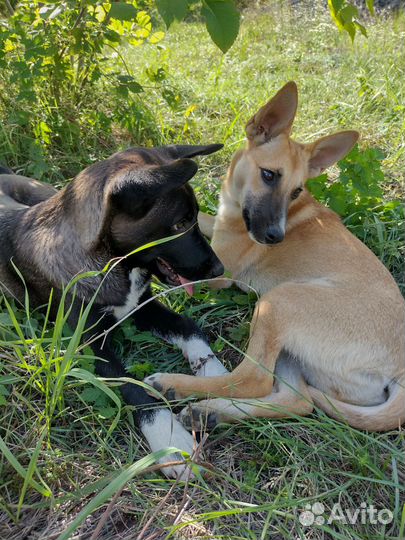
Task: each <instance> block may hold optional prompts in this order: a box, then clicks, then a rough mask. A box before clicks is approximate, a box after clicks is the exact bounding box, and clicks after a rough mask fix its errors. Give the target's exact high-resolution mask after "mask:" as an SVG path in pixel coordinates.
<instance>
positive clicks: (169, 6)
mask: <svg viewBox="0 0 405 540" xmlns="http://www.w3.org/2000/svg"><path fill="white" fill-rule="evenodd" d="M156 7H157V10H158V12H159V15H160V16H161V17H162V19H163V20H164V22H165V25H166V27H167V28H169V26H170V25H171V24H172V23H173V21H182V20H183V19H184V17H185V16H186V14H187V8H188V1H187V0H156Z"/></svg>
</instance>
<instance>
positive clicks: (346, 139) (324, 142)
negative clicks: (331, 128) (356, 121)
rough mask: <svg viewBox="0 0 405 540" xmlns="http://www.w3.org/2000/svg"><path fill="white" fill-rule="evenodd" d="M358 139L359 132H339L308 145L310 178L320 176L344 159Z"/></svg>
mask: <svg viewBox="0 0 405 540" xmlns="http://www.w3.org/2000/svg"><path fill="white" fill-rule="evenodd" d="M358 138H359V133H358V132H357V131H339V133H334V134H333V135H328V136H326V137H322V138H321V139H318V140H317V141H315V142H314V143H312V144H310V145H308V148H309V150H310V158H309V162H308V178H314V177H315V176H319V175H320V174H321V173H322V172H323V171H324V170H325V169H327V168H328V167H330V166H331V165H333V164H334V163H336V162H337V161H339V160H340V159H342V158H344V157H345V155H346V154H348V153H349V152H350V150H351V149H352V148H353V146H354V145H355V144H356V142H357V140H358Z"/></svg>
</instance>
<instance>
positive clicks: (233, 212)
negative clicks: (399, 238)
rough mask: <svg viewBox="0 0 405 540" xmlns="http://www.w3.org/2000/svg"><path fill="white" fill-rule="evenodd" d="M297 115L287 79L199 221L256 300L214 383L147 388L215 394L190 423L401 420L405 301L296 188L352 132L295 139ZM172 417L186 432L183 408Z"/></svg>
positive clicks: (371, 425) (158, 383) (162, 380)
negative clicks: (321, 416) (237, 357)
mask: <svg viewBox="0 0 405 540" xmlns="http://www.w3.org/2000/svg"><path fill="white" fill-rule="evenodd" d="M296 108H297V87H296V85H295V83H293V82H290V83H288V84H286V85H285V86H284V87H283V88H282V89H281V90H280V91H279V92H278V94H276V96H275V97H274V98H273V99H271V100H270V101H269V102H268V103H267V104H266V105H265V106H264V107H262V108H261V109H260V110H259V111H258V113H257V114H256V115H255V116H254V117H253V118H252V119H251V120H250V122H248V124H247V126H246V133H247V138H248V144H247V147H246V148H245V149H244V150H240V151H239V152H237V153H236V155H235V156H234V158H233V160H232V163H231V166H230V168H229V172H228V175H227V177H226V180H225V182H224V184H223V187H222V192H221V203H220V208H219V211H218V216H217V218H216V219H215V225H214V227H213V223H212V218H210V216H201V226H202V229H203V231H205V232H206V233H207V234H208V235H210V233H212V229H213V241H212V245H213V248H214V250H215V251H216V253H217V254H218V256H219V257H220V259H222V262H223V263H224V265H225V268H227V269H228V270H229V271H230V272H231V274H232V278H234V279H237V280H241V281H243V282H245V283H247V284H249V285H250V286H252V287H254V288H255V289H256V290H257V291H258V293H259V295H260V300H259V301H258V303H257V305H256V309H255V314H254V317H253V321H252V325H251V334H250V342H249V347H248V350H247V353H246V355H245V358H244V359H243V361H242V362H241V364H240V365H239V366H238V367H237V368H236V369H235V370H234V371H233V372H232V373H228V374H225V375H223V376H217V377H206V378H202V377H193V376H188V375H172V374H156V375H152V376H151V377H149V378H147V379H146V382H148V383H150V384H152V385H153V386H154V387H155V388H157V389H159V390H161V391H163V392H168V391H169V390H170V392H168V395H170V396H176V397H184V396H189V395H190V394H195V393H197V394H203V395H206V396H217V399H210V400H206V401H203V402H200V403H198V404H196V405H194V406H193V417H194V422H197V423H198V421H199V418H200V417H201V415H202V417H203V418H204V417H206V418H207V419H208V423H209V424H211V425H212V424H213V423H215V422H217V421H220V420H224V421H234V420H237V419H241V418H245V417H247V416H260V417H268V418H276V417H284V416H289V415H306V414H309V413H310V412H311V411H312V410H313V406H314V404H315V405H316V406H318V407H320V408H321V409H322V410H323V411H325V412H326V413H327V414H328V415H330V416H332V417H334V418H338V419H343V420H345V421H347V422H348V423H349V424H350V425H351V426H354V427H357V428H360V429H367V430H375V431H384V430H389V429H394V428H397V427H398V426H399V425H400V424H402V423H403V422H404V421H405V388H404V386H405V303H404V299H403V298H402V296H401V294H400V291H399V289H398V287H397V285H396V283H395V281H394V279H393V278H392V277H391V275H390V273H389V272H388V270H387V269H386V268H385V267H384V266H383V265H382V263H381V262H380V261H379V260H378V259H377V257H376V256H375V255H374V254H373V253H372V252H371V251H370V250H369V249H368V248H367V247H366V246H365V245H364V244H363V243H362V242H360V240H358V239H357V238H355V237H354V236H353V235H352V234H351V233H350V232H349V231H348V230H347V229H346V228H345V227H344V225H343V224H342V223H341V221H340V219H339V217H338V216H337V215H336V214H335V213H334V212H332V211H331V210H329V209H328V208H325V207H324V206H322V205H321V204H319V203H318V202H317V201H315V200H314V198H313V197H312V196H311V195H310V193H309V192H308V191H307V190H306V189H305V181H306V180H307V179H308V178H311V177H315V176H317V175H319V174H320V172H321V171H323V170H324V169H325V168H327V167H329V166H330V165H332V164H333V163H335V162H336V161H337V160H339V159H341V158H343V157H344V156H345V155H346V154H347V153H348V152H349V150H350V149H351V148H352V147H353V145H354V144H355V142H356V141H357V138H358V133H357V132H355V131H344V132H340V133H336V134H334V135H330V136H328V137H323V138H321V139H319V140H317V141H315V142H314V143H311V144H301V143H297V142H295V141H293V140H292V139H291V138H290V130H291V126H292V123H293V120H294V117H295V113H296ZM224 398H232V399H224ZM243 398H244V399H243ZM252 398H261V399H252ZM181 418H182V419H183V422H184V423H185V424H187V423H188V424H190V418H189V414H188V411H187V410H186V409H185V410H184V411H182V413H181Z"/></svg>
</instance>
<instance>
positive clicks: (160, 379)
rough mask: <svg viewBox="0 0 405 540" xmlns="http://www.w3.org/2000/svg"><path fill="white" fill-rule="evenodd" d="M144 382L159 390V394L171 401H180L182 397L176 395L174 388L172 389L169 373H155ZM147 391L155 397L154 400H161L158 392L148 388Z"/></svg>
mask: <svg viewBox="0 0 405 540" xmlns="http://www.w3.org/2000/svg"><path fill="white" fill-rule="evenodd" d="M143 382H144V383H146V384H148V385H149V386H151V387H152V388H154V389H155V390H157V392H159V394H162V396H164V397H165V398H166V399H168V400H169V401H172V400H175V399H180V396H177V395H176V392H175V390H174V388H171V387H170V385H169V381H168V375H167V373H154V374H153V375H149V376H148V377H145V379H144V380H143ZM145 390H146V392H147V393H148V394H149V395H150V396H153V397H154V398H159V396H158V395H157V394H156V392H153V391H152V390H149V389H148V388H145Z"/></svg>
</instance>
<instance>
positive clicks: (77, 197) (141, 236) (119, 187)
mask: <svg viewBox="0 0 405 540" xmlns="http://www.w3.org/2000/svg"><path fill="white" fill-rule="evenodd" d="M220 148H222V145H219V144H211V145H206V146H191V145H183V146H182V145H171V146H164V147H159V148H150V149H146V148H131V149H129V150H126V151H123V152H119V153H117V154H114V155H113V156H111V157H110V158H108V159H106V160H105V161H101V162H98V163H95V164H93V165H90V166H89V167H88V168H86V169H85V170H84V171H82V172H81V173H80V174H79V175H78V176H77V177H76V178H75V179H74V180H73V181H72V182H71V183H70V184H68V185H67V186H66V187H65V188H64V189H62V190H61V191H57V190H56V189H54V188H53V187H52V186H50V185H45V184H42V183H40V182H38V181H36V180H33V179H30V178H26V177H21V176H17V175H14V174H12V171H10V170H8V169H5V168H2V169H1V170H0V287H1V291H2V292H3V293H4V294H6V295H10V296H13V297H15V298H16V299H18V300H20V301H23V300H24V290H25V289H24V284H23V283H22V281H21V279H20V277H19V275H18V272H17V271H16V270H15V269H16V268H17V269H18V271H19V273H21V274H22V276H23V278H24V281H25V286H26V287H27V289H28V291H29V297H30V303H31V306H42V305H46V304H48V303H49V295H50V292H51V290H52V289H53V302H52V307H53V308H54V309H55V308H57V305H58V300H59V299H60V297H61V291H62V289H63V286H65V285H67V284H68V283H69V281H70V280H71V279H72V278H73V277H74V276H76V275H78V274H80V273H82V272H87V271H93V270H101V269H103V268H104V267H105V265H106V264H107V263H108V262H109V261H110V260H111V259H114V258H117V257H124V256H125V255H127V254H129V253H131V252H133V251H134V250H135V249H136V248H137V247H140V246H144V245H145V244H148V243H150V242H153V241H156V240H159V239H162V238H166V237H170V236H174V239H172V240H170V241H167V242H164V243H159V244H157V245H154V246H153V247H150V248H149V249H144V250H141V251H139V252H137V253H133V254H131V255H130V256H128V257H126V258H123V259H122V260H121V262H120V263H119V264H117V265H115V266H114V267H113V269H112V270H111V271H110V272H109V273H108V274H107V275H99V276H98V277H92V278H85V279H81V280H80V281H78V283H77V285H76V287H75V297H74V299H73V298H72V304H73V307H72V310H71V312H70V315H69V319H68V323H69V325H70V326H71V327H73V328H75V327H76V325H77V321H78V318H79V314H80V310H81V308H82V304H83V302H84V303H86V302H89V301H90V300H91V299H92V297H93V296H94V295H95V293H96V291H97V289H98V292H97V296H96V299H95V301H94V304H93V305H92V308H91V311H90V315H89V317H88V319H87V322H86V324H87V327H88V328H91V332H90V331H88V332H87V334H86V335H85V337H86V338H87V337H91V336H94V335H95V336H97V335H103V332H104V331H105V330H107V329H109V328H111V326H113V325H114V324H115V323H116V322H117V321H119V320H120V319H122V318H123V317H125V316H127V315H128V314H129V313H130V312H131V311H132V310H134V308H136V306H138V305H139V304H141V303H143V302H145V301H147V300H148V299H151V295H152V293H151V288H150V282H151V277H152V276H153V275H154V276H156V277H157V278H158V279H159V280H160V281H161V282H163V283H165V284H168V285H176V286H178V285H181V284H183V285H184V286H185V288H186V289H187V290H188V291H189V292H191V288H192V286H191V285H190V283H189V282H190V281H194V280H200V279H208V278H214V277H217V276H219V275H221V274H222V273H223V271H224V268H223V265H222V263H221V262H220V260H219V259H218V257H217V256H216V255H215V254H214V252H213V250H212V249H211V248H210V246H209V244H208V242H207V241H206V239H205V238H204V236H203V235H202V234H201V231H200V230H199V228H198V223H197V214H198V205H197V201H196V198H195V196H194V192H193V190H192V188H191V187H190V185H189V184H188V181H189V180H190V179H191V178H192V177H193V176H194V175H195V173H196V171H197V168H198V167H197V164H196V163H195V161H193V160H192V159H191V158H193V157H195V156H197V155H207V154H211V153H213V152H216V151H217V150H219V149H220ZM55 300H56V301H55ZM131 318H132V320H133V321H134V323H135V325H136V326H137V328H138V329H139V330H150V331H152V332H154V333H155V334H157V335H158V336H160V337H162V338H163V339H165V340H167V341H168V342H170V343H172V344H175V345H178V346H179V347H180V348H181V350H182V351H183V353H184V355H185V356H186V357H187V358H188V361H189V363H190V365H191V368H192V370H193V372H194V373H195V374H196V375H199V376H204V375H218V374H221V373H225V372H226V370H225V369H224V368H223V366H222V364H221V363H220V362H219V360H218V359H217V358H216V357H215V355H214V354H213V352H212V351H211V349H210V347H209V345H208V343H207V340H206V338H205V336H204V334H203V333H202V331H201V330H200V328H199V327H198V326H197V325H196V324H195V323H194V322H193V321H192V320H190V319H188V318H186V317H183V316H181V315H179V314H177V313H174V312H173V311H171V310H169V309H167V308H166V307H165V306H164V305H162V304H161V303H160V302H159V301H158V300H157V299H153V300H151V301H150V302H149V303H147V304H146V305H145V306H144V307H142V308H141V309H139V310H138V311H136V312H135V313H133V314H132V315H131ZM92 349H93V352H94V354H95V356H96V357H97V358H98V359H99V360H97V362H96V373H97V374H98V375H100V376H102V377H113V378H117V377H123V376H126V375H127V373H126V370H125V368H124V366H123V363H122V362H121V360H120V359H119V358H118V357H117V355H116V354H115V352H114V349H113V347H112V343H111V338H110V334H108V336H107V338H106V339H105V341H104V343H102V342H101V340H97V341H95V342H94V343H93V344H92ZM120 391H121V393H122V396H123V398H124V401H125V402H126V403H127V404H129V405H132V406H134V407H135V412H134V415H135V420H136V422H137V424H138V426H139V427H140V429H141V431H142V433H143V435H144V436H145V438H146V440H147V441H148V443H149V447H150V448H151V450H152V451H158V450H161V449H164V448H167V447H176V448H178V449H180V450H182V451H185V452H188V453H189V454H192V452H193V442H194V440H193V438H192V436H191V435H190V434H189V433H188V432H187V431H186V430H185V429H184V427H183V426H182V425H181V424H180V423H179V422H178V421H177V419H176V417H175V416H173V415H172V413H171V412H170V411H169V410H168V409H166V408H164V407H162V406H161V403H160V402H158V401H157V400H156V399H154V398H152V397H151V396H149V395H148V394H147V393H146V392H145V390H144V389H143V388H142V387H141V386H140V385H136V384H131V383H129V382H127V383H125V384H122V385H121V386H120ZM179 459H182V458H181V456H180V454H176V455H173V454H172V455H170V456H166V457H165V458H162V460H161V463H163V464H164V463H167V462H169V461H170V462H173V460H179ZM163 472H164V473H165V475H166V476H168V477H177V478H182V479H183V478H185V475H186V474H190V472H191V471H190V470H188V467H187V466H186V464H185V461H184V460H183V463H180V464H179V465H173V466H166V467H165V468H163Z"/></svg>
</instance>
